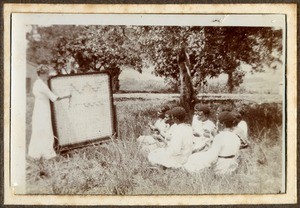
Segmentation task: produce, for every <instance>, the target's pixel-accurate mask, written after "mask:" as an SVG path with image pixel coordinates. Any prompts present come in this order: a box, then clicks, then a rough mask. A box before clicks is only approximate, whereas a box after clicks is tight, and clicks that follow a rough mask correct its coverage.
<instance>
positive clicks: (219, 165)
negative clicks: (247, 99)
mask: <svg viewBox="0 0 300 208" xmlns="http://www.w3.org/2000/svg"><path fill="white" fill-rule="evenodd" d="M209 115H210V109H209V107H208V106H206V105H203V104H200V103H199V104H196V106H195V109H194V116H193V120H192V125H189V124H187V123H185V118H186V111H185V110H184V108H182V107H173V108H171V109H170V108H168V107H167V106H164V107H162V108H161V109H160V110H159V111H158V117H159V118H158V120H157V121H156V122H155V124H154V125H151V124H150V128H151V130H152V131H153V132H154V133H153V134H152V135H149V136H140V137H139V138H138V142H139V143H140V145H141V149H142V151H143V152H144V153H145V154H147V158H148V160H149V161H150V163H152V164H157V165H161V166H163V167H166V168H183V169H185V170H186V171H188V172H200V171H201V170H204V169H205V168H209V167H212V168H213V169H214V171H215V173H217V174H230V173H233V172H234V171H235V170H236V169H237V167H238V163H237V157H238V155H239V150H240V149H241V148H245V147H246V146H247V145H248V141H247V134H248V126H247V123H246V122H245V121H243V120H242V115H241V113H239V112H233V111H228V110H227V109H224V110H221V109H219V110H218V112H217V126H216V125H215V124H214V122H212V121H211V120H210V119H209Z"/></svg>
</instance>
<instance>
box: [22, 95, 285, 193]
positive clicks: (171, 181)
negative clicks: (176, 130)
mask: <svg viewBox="0 0 300 208" xmlns="http://www.w3.org/2000/svg"><path fill="white" fill-rule="evenodd" d="M168 99H169V98H166V99H162V98H160V99H151V98H149V97H148V99H134V98H130V97H129V98H127V99H121V98H120V97H118V98H116V99H115V105H116V110H117V117H118V138H117V139H114V140H113V139H111V141H109V142H107V143H105V144H102V145H93V146H90V147H87V148H84V149H77V150H74V151H72V152H70V153H69V154H66V155H60V156H57V157H56V158H54V159H52V160H44V159H40V160H32V159H29V158H27V164H26V188H27V192H28V193H30V194H107V195H139V194H146V195H148V194H218V193H224V194H225V193H239V194H246V193H247V194H261V193H280V192H281V191H282V185H283V184H282V120H281V118H282V106H281V104H278V103H263V104H256V103H254V102H252V103H249V102H247V113H246V117H245V119H246V120H247V121H248V125H249V127H250V141H251V145H250V147H249V148H247V149H244V150H241V157H240V158H241V159H240V168H239V170H238V172H237V173H236V174H234V175H232V176H225V177H221V176H217V175H215V174H214V173H213V171H212V170H210V169H208V170H206V171H204V172H201V173H197V174H189V173H187V172H185V171H183V170H174V169H167V170H163V169H160V168H156V167H153V166H152V165H151V164H149V162H148V161H147V160H146V158H145V156H143V154H141V152H140V151H139V149H140V147H139V145H138V143H137V142H136V139H137V138H138V136H140V135H143V134H148V133H149V129H148V128H147V124H148V122H149V121H150V120H154V119H155V115H156V109H157V107H158V106H160V105H161V104H162V103H164V102H167V101H168ZM33 102H34V99H33V97H28V99H27V115H26V117H27V131H26V138H27V140H26V142H27V145H28V143H29V139H30V134H31V114H32V108H33ZM208 102H209V104H210V106H211V108H212V109H214V110H215V109H216V108H217V107H218V106H219V105H222V104H224V102H225V101H213V102H212V101H208ZM235 102H241V103H243V101H235ZM212 119H214V117H212Z"/></svg>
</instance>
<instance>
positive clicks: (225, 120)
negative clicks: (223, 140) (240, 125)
mask: <svg viewBox="0 0 300 208" xmlns="http://www.w3.org/2000/svg"><path fill="white" fill-rule="evenodd" d="M218 119H219V121H220V123H222V124H225V127H228V128H231V127H233V126H234V125H235V122H236V115H235V114H234V113H232V112H229V111H223V112H221V113H220V114H219V117H218Z"/></svg>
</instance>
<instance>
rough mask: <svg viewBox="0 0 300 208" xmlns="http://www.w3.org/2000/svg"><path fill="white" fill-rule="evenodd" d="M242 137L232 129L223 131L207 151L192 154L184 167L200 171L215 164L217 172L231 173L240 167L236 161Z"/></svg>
mask: <svg viewBox="0 0 300 208" xmlns="http://www.w3.org/2000/svg"><path fill="white" fill-rule="evenodd" d="M240 145H241V141H240V138H239V137H238V136H237V135H236V134H235V133H233V132H231V131H221V132H220V133H219V134H218V135H216V137H215V138H214V140H213V143H212V146H211V148H210V149H209V150H208V151H206V152H199V153H195V154H192V155H191V156H190V157H189V159H188V161H187V163H186V164H185V165H184V168H185V169H186V170H187V171H188V172H198V171H201V170H203V169H205V168H208V167H211V166H212V165H213V164H214V165H215V166H214V171H215V173H216V174H229V173H232V172H233V171H235V170H236V169H237V167H238V163H237V161H236V159H237V156H238V152H239V148H240Z"/></svg>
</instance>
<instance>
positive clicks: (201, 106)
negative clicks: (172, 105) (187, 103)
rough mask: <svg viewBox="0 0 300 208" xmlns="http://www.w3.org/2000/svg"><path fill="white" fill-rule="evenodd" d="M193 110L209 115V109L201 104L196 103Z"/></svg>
mask: <svg viewBox="0 0 300 208" xmlns="http://www.w3.org/2000/svg"><path fill="white" fill-rule="evenodd" d="M194 110H197V111H202V112H203V113H204V114H205V115H208V114H209V113H210V110H209V107H208V106H207V105H203V104H201V103H197V104H196V105H195V107H194Z"/></svg>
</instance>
